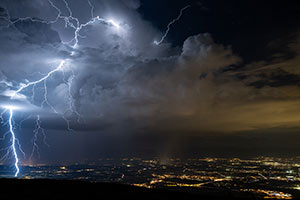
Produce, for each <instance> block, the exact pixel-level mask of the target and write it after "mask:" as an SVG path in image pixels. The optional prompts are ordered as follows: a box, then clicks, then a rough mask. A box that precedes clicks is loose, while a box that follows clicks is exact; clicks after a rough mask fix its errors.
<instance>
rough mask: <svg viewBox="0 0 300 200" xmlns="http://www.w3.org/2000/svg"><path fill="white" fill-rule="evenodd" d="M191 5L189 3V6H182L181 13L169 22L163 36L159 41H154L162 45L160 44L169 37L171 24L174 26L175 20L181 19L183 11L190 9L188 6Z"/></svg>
mask: <svg viewBox="0 0 300 200" xmlns="http://www.w3.org/2000/svg"><path fill="white" fill-rule="evenodd" d="M190 7H191V6H190V5H187V6H185V7H184V8H181V10H180V13H179V15H178V16H177V18H175V19H173V20H172V21H171V22H170V23H169V24H168V26H167V30H166V32H165V33H164V34H163V36H162V37H161V39H160V40H158V41H157V40H155V41H154V42H153V43H154V44H155V45H160V44H161V43H162V42H163V41H164V40H165V39H166V37H167V35H168V33H169V31H170V30H171V26H172V25H173V24H174V23H175V22H177V21H179V20H180V18H181V16H182V14H183V11H184V10H186V9H188V8H190Z"/></svg>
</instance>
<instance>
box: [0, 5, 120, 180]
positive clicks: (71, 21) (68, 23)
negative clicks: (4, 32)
mask: <svg viewBox="0 0 300 200" xmlns="http://www.w3.org/2000/svg"><path fill="white" fill-rule="evenodd" d="M62 1H63V2H64V4H65V7H66V9H67V10H68V12H69V15H68V16H64V15H63V14H62V11H61V10H60V9H59V7H57V6H56V5H55V4H54V3H53V2H52V1H51V0H48V3H49V4H50V5H51V7H52V8H53V9H55V10H56V11H57V15H56V17H55V19H54V20H51V21H46V20H41V19H35V18H33V17H24V18H18V19H16V20H11V17H10V15H9V13H8V12H7V15H6V16H5V17H0V18H2V19H4V20H6V21H7V22H8V25H7V26H6V28H9V27H10V26H15V24H16V23H18V22H21V21H26V20H30V21H32V22H38V23H43V24H48V25H51V24H54V23H57V22H58V21H59V20H64V22H65V28H68V27H69V28H72V29H73V30H74V37H73V38H72V39H71V40H70V41H67V42H64V41H63V42H62V43H63V44H65V45H68V46H70V47H71V48H73V49H74V50H73V51H72V52H71V55H74V54H75V49H76V48H77V47H78V43H79V37H84V36H81V35H80V31H81V30H82V29H83V28H85V27H87V26H90V25H93V24H95V23H96V22H100V23H102V24H104V25H108V26H112V27H115V28H116V29H119V28H120V25H119V24H118V23H116V22H115V21H113V20H111V19H109V20H107V19H104V18H101V17H99V16H96V17H94V6H93V5H92V3H91V1H90V0H87V2H88V4H89V6H90V8H91V10H90V13H91V17H92V18H91V19H90V20H89V21H88V22H86V23H83V24H81V23H80V22H79V19H78V18H76V17H74V16H73V12H72V10H71V8H70V6H69V4H68V2H67V1H66V0H62ZM67 61H68V59H64V60H61V61H60V63H59V65H58V66H57V67H55V68H54V69H53V70H51V71H49V72H48V73H47V74H45V75H43V76H42V77H41V78H40V79H38V80H36V81H31V82H28V83H21V84H20V87H19V88H18V89H17V90H14V91H12V93H10V94H9V96H10V98H11V99H14V98H16V97H17V95H19V94H20V93H21V92H22V91H24V90H25V89H26V88H29V87H32V97H31V100H32V101H34V96H35V87H36V85H37V84H40V83H42V82H43V83H44V100H43V101H42V103H41V108H44V107H45V105H48V106H49V107H50V108H51V110H52V111H53V112H54V113H56V114H58V112H57V111H56V110H55V108H54V107H53V106H52V105H51V104H50V103H49V101H48V98H47V95H48V89H47V79H48V78H49V77H51V75H52V74H54V73H57V72H59V71H61V72H62V73H63V81H64V82H65V84H66V85H67V86H68V104H69V107H68V109H67V110H66V111H65V112H64V113H62V117H63V118H64V119H65V121H66V122H67V127H68V130H72V129H71V127H70V120H69V119H67V117H66V115H67V113H69V112H71V114H73V113H74V114H75V115H77V121H78V122H79V121H80V119H81V116H80V113H79V112H78V111H77V110H76V109H75V102H74V98H73V96H72V92H71V89H72V83H73V80H74V78H75V73H74V71H73V70H71V72H72V75H71V76H70V77H69V78H68V80H66V77H65V72H64V69H63V66H64V65H65V64H66V62H67ZM7 110H9V120H8V124H9V127H10V128H9V132H7V133H5V134H4V135H3V138H2V139H3V140H4V139H5V138H6V137H7V135H8V133H10V134H11V141H12V144H11V145H10V146H9V147H7V148H3V149H0V150H7V152H6V154H5V155H4V156H3V157H2V158H1V159H0V161H1V160H3V159H6V158H7V157H8V156H9V154H10V152H11V151H12V152H13V156H14V159H15V169H16V173H15V177H16V176H18V174H19V171H20V169H19V166H18V163H19V157H18V154H17V151H16V146H18V147H19V151H20V152H21V153H22V154H23V156H24V157H25V153H24V152H23V151H22V149H21V146H20V143H19V141H18V139H17V138H16V137H15V133H14V127H13V107H12V106H8V107H7V108H6V109H5V110H4V111H3V112H2V113H0V120H1V124H2V125H6V124H7V123H4V122H3V119H4V118H3V115H4V114H5V113H6V112H7ZM41 124H42V122H41V119H40V116H39V115H37V119H36V125H35V130H34V131H33V132H34V137H33V148H32V152H31V155H30V160H31V159H32V157H33V156H34V154H35V152H36V153H37V154H38V155H39V147H38V142H37V141H38V137H39V135H40V134H42V136H43V142H44V144H45V145H47V146H49V145H48V144H47V143H46V134H45V130H44V129H43V128H42V126H41Z"/></svg>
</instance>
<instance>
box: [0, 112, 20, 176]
mask: <svg viewBox="0 0 300 200" xmlns="http://www.w3.org/2000/svg"><path fill="white" fill-rule="evenodd" d="M7 111H9V118H8V121H7V122H6V123H4V124H8V126H9V131H8V132H6V133H5V134H4V135H3V137H2V138H1V140H4V139H5V138H6V137H7V135H8V134H10V135H11V138H10V141H11V144H10V145H9V146H8V147H5V148H2V149H1V150H6V153H5V154H4V156H3V157H2V158H1V159H0V161H2V160H4V159H7V158H8V156H9V155H10V154H11V153H12V154H13V157H14V160H15V162H14V166H15V169H16V172H15V174H14V176H15V177H17V176H18V174H19V172H20V168H19V165H18V164H19V157H18V154H17V147H18V150H19V151H20V152H21V153H22V154H23V156H25V153H24V151H23V150H22V149H21V146H20V143H19V140H18V139H17V138H16V135H15V132H14V121H13V113H14V112H13V111H14V107H13V106H5V110H4V111H3V112H2V113H1V119H3V115H4V114H5V113H6V112H7ZM2 123H3V121H2Z"/></svg>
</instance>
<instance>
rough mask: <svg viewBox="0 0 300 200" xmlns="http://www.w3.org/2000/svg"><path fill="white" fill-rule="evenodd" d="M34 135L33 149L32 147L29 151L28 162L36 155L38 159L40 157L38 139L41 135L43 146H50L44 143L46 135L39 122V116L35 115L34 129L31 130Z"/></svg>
mask: <svg viewBox="0 0 300 200" xmlns="http://www.w3.org/2000/svg"><path fill="white" fill-rule="evenodd" d="M33 133H34V137H33V141H32V143H33V147H32V151H31V155H30V157H29V160H30V161H31V160H32V158H33V156H34V154H35V153H37V155H38V157H40V150H39V149H40V148H39V146H38V137H39V135H40V134H41V135H42V137H43V140H42V141H43V143H44V145H46V146H47V147H50V145H49V144H48V143H47V142H46V133H45V129H43V128H42V122H41V118H40V115H37V118H36V123H35V129H34V130H33Z"/></svg>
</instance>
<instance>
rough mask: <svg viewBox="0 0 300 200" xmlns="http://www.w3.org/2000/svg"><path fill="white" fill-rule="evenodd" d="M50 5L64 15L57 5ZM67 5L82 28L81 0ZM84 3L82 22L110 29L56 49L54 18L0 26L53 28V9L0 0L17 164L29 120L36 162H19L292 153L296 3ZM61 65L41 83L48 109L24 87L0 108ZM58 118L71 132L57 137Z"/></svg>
mask: <svg viewBox="0 0 300 200" xmlns="http://www.w3.org/2000/svg"><path fill="white" fill-rule="evenodd" d="M52 2H53V4H54V5H55V6H57V7H58V8H59V9H61V13H62V15H63V16H68V15H69V12H68V9H67V8H66V5H65V4H64V1H63V0H53V1H52ZM67 2H68V3H69V6H70V9H71V10H72V14H73V17H76V18H78V20H79V21H80V23H86V22H87V21H89V20H90V19H91V7H90V6H89V4H88V1H84V0H80V1H79V0H78V1H77V0H76V1H70V0H69V1H67ZM90 2H91V4H92V5H93V6H94V10H93V11H94V16H99V17H101V18H103V19H105V20H113V21H114V22H116V23H117V24H118V25H119V26H120V27H119V28H116V27H114V26H113V25H111V24H109V23H99V22H98V23H93V24H91V25H88V26H86V27H84V28H83V29H82V30H81V31H80V35H81V36H82V37H79V41H78V46H77V47H76V48H73V47H72V45H71V44H66V43H65V42H66V41H70V40H71V39H72V38H73V37H74V29H72V28H71V27H67V28H66V27H65V26H64V21H63V20H62V19H60V20H58V21H57V23H53V24H45V23H40V22H36V21H35V22H33V21H32V20H28V19H27V20H20V21H18V22H16V23H14V24H13V25H11V26H9V27H7V25H8V19H9V16H10V20H11V21H14V20H17V19H19V18H24V17H32V19H35V20H44V21H53V20H54V19H55V18H56V16H57V10H55V9H54V8H53V6H51V4H50V3H49V2H48V1H47V0H42V1H41V0H21V1H20V0H19V1H17V0H0V60H1V62H0V104H1V105H4V104H5V105H7V104H18V105H21V107H22V109H20V110H18V111H16V113H15V121H16V122H17V123H20V122H21V121H22V120H23V119H27V120H25V121H24V122H23V123H22V126H20V127H18V129H16V130H17V134H18V138H19V140H20V143H21V145H22V146H23V149H24V151H25V152H26V153H27V154H29V155H30V153H31V151H32V143H33V140H32V138H33V132H32V131H33V129H34V128H35V121H36V116H37V115H39V116H40V117H41V125H42V127H43V128H44V129H45V131H46V135H47V141H48V143H49V144H50V148H48V147H47V146H46V145H44V144H43V143H42V141H43V136H42V135H41V134H40V135H39V137H38V143H39V145H40V148H41V149H40V150H41V152H40V153H41V157H40V158H38V156H37V155H36V154H34V156H33V157H32V160H31V161H30V159H29V156H27V157H26V158H24V159H23V162H24V163H26V162H36V163H39V162H42V163H57V162H66V161H83V160H93V159H96V158H99V157H103V156H104V157H110V156H125V155H134V156H150V155H151V156H158V157H168V156H185V157H190V156H197V155H201V156H206V155H209V156H257V155H264V154H268V155H278V156H279V155H280V156H282V155H284V156H286V155H287V156H288V155H299V153H298V152H300V147H299V145H298V143H297V141H299V137H300V136H299V131H300V128H299V126H300V115H299V113H300V101H299V100H300V66H299V65H300V54H299V52H300V51H299V50H300V24H299V22H300V5H299V2H297V1H254V0H252V1H248V0H245V1H233V0H232V1H230V0H229V1H221V0H220V1H217V0H203V1H193V0H185V1H183V0H176V1H168V0H151V1H150V0H141V1H139V0H90ZM186 5H191V7H190V8H188V9H186V10H184V12H183V15H182V16H181V18H180V20H179V21H177V22H176V23H174V24H173V25H172V26H171V29H170V31H169V33H168V35H167V37H166V38H165V40H164V41H163V43H162V44H160V45H159V46H157V45H155V44H153V41H155V40H159V39H160V38H161V37H162V36H163V34H164V33H165V31H166V29H167V25H168V23H169V22H170V21H172V20H173V19H175V18H176V17H177V16H178V14H179V12H180V9H181V8H183V7H185V6H186ZM8 14H9V15H8ZM71 23H75V20H73V21H71ZM62 60H65V61H66V63H65V64H64V66H63V70H61V71H59V72H56V73H54V74H52V75H51V76H50V77H49V79H47V81H46V83H45V84H46V86H47V88H48V89H47V98H48V103H49V104H47V103H46V104H45V103H44V104H43V101H44V96H45V90H44V84H43V83H44V82H43V83H40V84H37V85H36V86H35V87H34V89H35V95H34V98H32V97H33V95H32V87H29V88H27V89H25V90H24V91H22V92H21V93H20V94H18V96H17V97H15V98H14V99H11V98H10V94H11V92H13V91H16V90H17V89H18V88H20V87H21V84H26V83H28V82H29V81H35V80H38V79H40V78H41V77H42V76H43V74H46V73H48V72H49V71H51V70H53V69H54V68H55V67H57V66H58V65H59V63H60V62H61V61H62ZM63 72H64V73H63ZM70 102H71V106H72V109H73V112H72V111H71V110H70V109H69V108H70ZM42 105H43V106H42ZM51 107H52V108H54V109H55V110H56V111H57V113H55V112H53V109H51ZM74 111H76V112H74ZM63 113H64V115H63V116H64V117H65V118H67V119H68V120H69V121H70V124H71V128H72V129H74V130H75V131H74V132H69V131H68V130H67V126H66V121H65V120H64V119H63V117H62V115H61V114H63ZM77 113H78V114H77ZM79 114H80V115H81V117H80V118H79V117H78V115H79ZM4 117H7V116H6V115H5V116H4ZM6 130H7V127H6V126H3V127H2V129H1V131H2V132H3V133H5V131H6ZM5 142H6V141H3V142H2V143H1V145H4V146H5Z"/></svg>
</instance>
